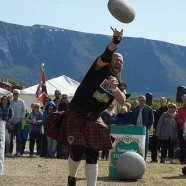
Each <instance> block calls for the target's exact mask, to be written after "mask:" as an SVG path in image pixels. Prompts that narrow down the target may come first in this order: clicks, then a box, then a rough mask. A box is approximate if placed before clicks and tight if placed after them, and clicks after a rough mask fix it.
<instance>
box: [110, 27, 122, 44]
mask: <svg viewBox="0 0 186 186" xmlns="http://www.w3.org/2000/svg"><path fill="white" fill-rule="evenodd" d="M110 28H111V29H112V31H113V39H112V42H113V43H115V44H119V43H120V41H121V40H122V38H123V29H122V30H121V31H118V30H117V29H116V28H112V27H110Z"/></svg>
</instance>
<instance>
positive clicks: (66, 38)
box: [0, 22, 186, 97]
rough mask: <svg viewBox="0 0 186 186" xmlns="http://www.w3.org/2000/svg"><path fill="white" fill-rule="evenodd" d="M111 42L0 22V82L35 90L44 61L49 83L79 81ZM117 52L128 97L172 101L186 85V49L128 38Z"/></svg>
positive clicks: (80, 34) (107, 39) (101, 38)
mask: <svg viewBox="0 0 186 186" xmlns="http://www.w3.org/2000/svg"><path fill="white" fill-rule="evenodd" d="M109 41H110V36H106V35H100V34H90V33H83V32H77V31H72V30H67V29H62V28H55V27H51V26H45V25H34V26H32V27H28V26H22V25H16V24H10V23H5V22H0V78H7V79H14V80H17V81H20V82H24V83H26V84H28V85H34V84H36V83H38V81H39V73H40V64H41V63H42V62H44V63H45V70H46V75H47V79H50V78H53V77H56V76H60V75H63V74H64V75H66V76H69V77H71V78H73V79H75V80H77V81H81V80H82V78H83V76H84V75H85V73H86V71H87V70H88V68H89V67H90V65H91V64H92V62H93V61H94V59H95V58H96V57H97V56H98V55H99V54H101V53H102V51H103V50H104V49H105V46H106V44H107V43H108V42H109ZM118 51H119V52H121V53H122V54H123V55H124V58H125V64H124V70H123V72H122V79H124V80H125V81H126V82H127V84H128V92H130V93H132V94H136V95H137V94H141V93H143V94H144V93H145V92H152V93H153V94H154V95H156V96H158V95H168V96H171V97H175V92H176V87H177V86H178V85H186V73H185V72H186V60H185V59H186V47H184V46H179V45H174V44H170V43H166V42H162V41H154V40H148V39H143V38H132V37H126V38H124V40H123V41H122V43H121V44H120V46H119V48H118Z"/></svg>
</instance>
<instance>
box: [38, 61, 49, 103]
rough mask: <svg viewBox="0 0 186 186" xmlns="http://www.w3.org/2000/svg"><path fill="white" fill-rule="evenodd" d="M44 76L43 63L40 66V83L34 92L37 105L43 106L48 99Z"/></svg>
mask: <svg viewBox="0 0 186 186" xmlns="http://www.w3.org/2000/svg"><path fill="white" fill-rule="evenodd" d="M45 83H46V76H45V71H44V63H42V64H41V76H40V83H39V85H38V87H37V90H36V97H37V100H38V102H39V103H42V104H44V102H45V100H46V99H47V98H48V95H47V89H46V84H45Z"/></svg>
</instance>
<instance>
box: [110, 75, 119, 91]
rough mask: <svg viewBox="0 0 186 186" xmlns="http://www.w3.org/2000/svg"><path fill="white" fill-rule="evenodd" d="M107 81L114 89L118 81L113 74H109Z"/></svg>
mask: <svg viewBox="0 0 186 186" xmlns="http://www.w3.org/2000/svg"><path fill="white" fill-rule="evenodd" d="M108 82H109V84H110V86H111V89H112V90H115V89H116V88H117V87H118V84H119V82H118V80H117V79H116V78H115V77H114V76H110V77H109V79H108Z"/></svg>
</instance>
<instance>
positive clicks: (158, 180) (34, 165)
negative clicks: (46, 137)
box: [0, 156, 186, 186]
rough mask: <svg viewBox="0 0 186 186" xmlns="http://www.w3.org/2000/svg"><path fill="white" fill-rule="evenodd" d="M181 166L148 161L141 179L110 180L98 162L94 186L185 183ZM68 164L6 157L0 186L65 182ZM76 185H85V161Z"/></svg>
mask: <svg viewBox="0 0 186 186" xmlns="http://www.w3.org/2000/svg"><path fill="white" fill-rule="evenodd" d="M182 167H183V165H180V164H169V163H166V164H160V163H147V169H146V172H145V175H144V176H143V179H140V180H138V181H135V182H129V181H118V180H112V179H111V178H109V177H108V171H109V162H108V161H99V175H98V181H97V186H102V185H103V186H116V185H117V186H120V185H123V186H143V185H146V186H150V185H158V186H160V185H169V186H172V185H174V186H178V185H182V186H186V176H184V175H183V174H182V173H181V168H182ZM67 176H68V163H67V160H63V159H46V158H29V157H28V156H23V157H19V158H5V170H4V175H2V176H0V186H10V185H11V186H13V185H19V186H27V185H38V186H41V185H48V186H56V185H61V186H65V185H67V184H66V182H67ZM77 185H78V186H84V185H86V180H85V175H84V161H82V163H81V164H80V167H79V170H78V182H77Z"/></svg>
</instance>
